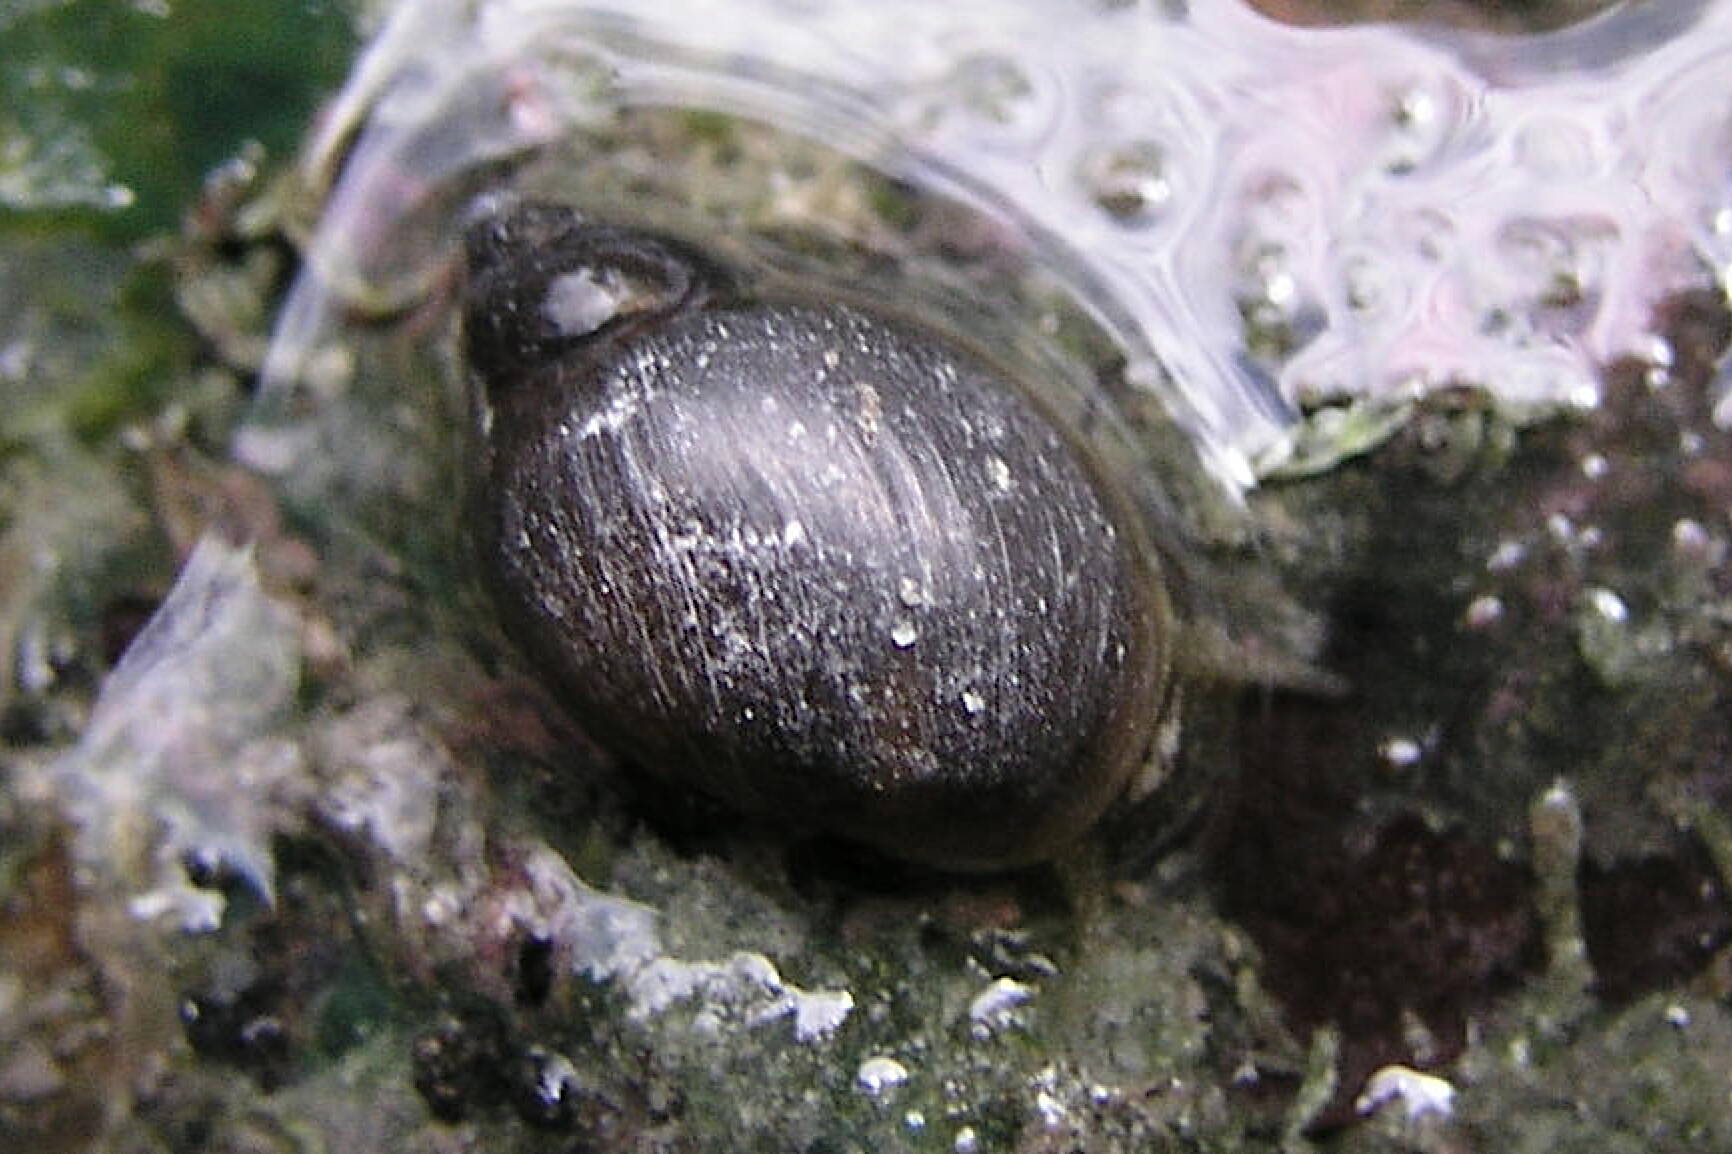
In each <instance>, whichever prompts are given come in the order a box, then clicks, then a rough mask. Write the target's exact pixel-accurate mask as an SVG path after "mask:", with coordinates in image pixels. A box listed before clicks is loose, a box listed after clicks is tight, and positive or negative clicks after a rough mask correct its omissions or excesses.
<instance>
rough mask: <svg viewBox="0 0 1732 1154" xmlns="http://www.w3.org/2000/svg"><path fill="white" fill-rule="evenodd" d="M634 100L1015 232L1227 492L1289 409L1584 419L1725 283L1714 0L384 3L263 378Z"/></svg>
mask: <svg viewBox="0 0 1732 1154" xmlns="http://www.w3.org/2000/svg"><path fill="white" fill-rule="evenodd" d="M645 105H658V106H659V105H672V106H677V107H686V108H698V109H708V110H714V111H718V112H723V113H728V114H734V115H739V116H743V117H747V118H750V119H753V120H758V121H762V122H765V123H768V124H770V125H773V126H775V127H777V128H779V129H783V130H787V131H791V132H794V133H798V134H801V135H806V136H810V137H812V138H814V139H816V140H819V141H821V142H823V143H824V144H825V145H826V146H828V147H831V148H834V149H837V150H840V151H842V152H844V153H846V154H848V155H850V156H852V157H854V158H856V159H859V160H862V161H865V162H867V163H868V164H870V165H872V166H873V167H875V168H877V169H879V170H881V171H883V172H886V173H889V174H892V175H894V176H895V177H897V178H898V179H902V180H907V181H911V182H913V183H914V184H916V185H918V186H919V187H922V188H925V189H929V190H932V191H934V192H936V193H939V194H941V195H944V196H948V197H952V198H955V199H956V200H959V201H961V202H964V203H965V204H967V205H969V206H970V207H971V208H973V209H975V210H976V211H978V212H980V213H982V214H985V215H986V216H988V217H989V218H991V219H993V220H994V221H996V222H999V223H1001V224H1002V225H1003V226H1005V227H1006V228H1008V229H1011V230H1013V231H1014V232H1015V233H1016V234H1017V235H1019V236H1020V237H1021V238H1022V239H1023V241H1024V242H1025V243H1026V244H1027V245H1028V246H1030V247H1031V250H1032V252H1033V253H1034V254H1035V255H1036V256H1037V257H1038V258H1039V259H1040V260H1042V261H1043V262H1044V263H1046V264H1047V265H1048V266H1049V267H1050V268H1051V269H1053V270H1055V271H1056V274H1057V275H1058V276H1059V278H1060V279H1061V280H1062V281H1063V282H1064V283H1065V284H1066V285H1068V287H1069V288H1070V290H1071V291H1072V292H1073V293H1074V295H1075V296H1076V298H1077V299H1078V300H1079V301H1081V302H1082V303H1083V305H1084V307H1086V308H1087V309H1088V310H1089V311H1090V312H1091V313H1092V314H1093V315H1094V316H1095V317H1096V319H1097V320H1098V321H1099V322H1100V323H1101V324H1102V325H1104V326H1105V327H1106V328H1107V330H1108V331H1109V332H1110V333H1111V334H1112V335H1113V337H1114V338H1115V339H1116V340H1117V341H1118V342H1119V343H1120V344H1121V345H1122V347H1123V348H1124V349H1125V350H1126V351H1127V355H1128V356H1129V357H1130V361H1131V376H1132V379H1133V380H1134V381H1136V382H1138V383H1139V384H1140V385H1141V386H1142V387H1146V388H1148V389H1150V390H1153V391H1154V392H1155V393H1157V394H1158V395H1159V396H1160V398H1161V399H1162V401H1163V402H1164V403H1165V404H1166V405H1167V406H1168V407H1169V408H1170V409H1171V410H1172V412H1173V413H1174V414H1175V415H1176V416H1177V418H1178V420H1179V421H1180V423H1181V424H1182V425H1183V426H1184V428H1185V429H1186V431H1187V432H1188V433H1189V434H1190V435H1191V437H1192V439H1193V440H1194V442H1195V443H1196V444H1197V446H1198V448H1199V450H1200V451H1201V453H1202V455H1203V457H1204V458H1205V460H1207V461H1208V463H1209V464H1210V465H1211V466H1212V468H1213V470H1214V471H1215V472H1216V473H1217V474H1218V475H1219V476H1220V477H1221V478H1222V479H1223V480H1225V481H1226V482H1228V483H1229V484H1231V485H1240V486H1242V485H1248V484H1250V483H1252V482H1253V480H1254V478H1255V475H1256V467H1257V462H1258V461H1260V460H1267V459H1268V456H1269V454H1270V453H1271V452H1272V451H1278V450H1279V446H1280V444H1281V442H1282V439H1283V435H1284V432H1285V430H1286V429H1287V428H1288V427H1289V425H1290V422H1291V420H1292V418H1293V416H1294V414H1295V413H1296V411H1297V410H1298V409H1299V408H1300V407H1302V406H1304V405H1307V404H1314V403H1321V402H1328V401H1332V400H1339V399H1342V398H1354V397H1365V396H1373V397H1375V396H1400V395H1404V394H1407V393H1411V392H1416V391H1423V390H1424V389H1426V388H1430V387H1435V386H1438V385H1442V384H1470V385H1477V386H1482V387H1485V388H1488V389H1491V390H1493V391H1494V392H1495V393H1496V394H1497V395H1498V396H1499V398H1500V399H1502V400H1503V401H1505V402H1507V403H1509V404H1511V405H1516V406H1524V407H1525V406H1537V407H1540V408H1542V409H1543V408H1548V407H1554V406H1586V405H1591V404H1592V403H1594V401H1595V399H1596V397H1597V392H1598V380H1599V370H1600V368H1601V366H1602V365H1603V364H1604V363H1605V362H1606V361H1608V360H1609V359H1611V358H1614V357H1618V356H1622V355H1635V356H1638V357H1641V358H1644V359H1646V360H1648V361H1650V362H1651V363H1652V364H1653V365H1654V366H1655V369H1656V371H1658V372H1661V373H1663V372H1664V369H1665V366H1666V365H1667V363H1668V362H1669V359H1670V353H1669V350H1668V349H1667V348H1666V346H1665V343H1664V341H1663V340H1661V338H1660V336H1659V334H1658V333H1656V332H1655V331H1653V329H1652V327H1651V316H1652V306H1653V304H1654V303H1655V302H1656V300H1658V299H1660V298H1661V297H1663V296H1665V295H1666V294H1668V293H1671V292H1673V291H1676V290H1678V289H1680V288H1685V287H1692V286H1697V285H1702V284H1706V283H1718V284H1719V285H1721V286H1723V287H1725V286H1729V285H1732V0H1691V2H1672V3H1650V4H1641V5H1636V6H1634V7H1622V8H1617V9H1614V10H1612V11H1610V12H1608V13H1606V14H1604V15H1602V16H1600V17H1598V18H1596V19H1593V20H1591V21H1588V22H1586V23H1584V24H1580V25H1577V26H1575V27H1572V28H1569V29H1566V30H1563V31H1559V32H1554V33H1550V34H1546V35H1540V36H1528V37H1520V38H1498V37H1494V36H1491V35H1489V34H1473V33H1456V32H1442V31H1435V30H1434V31H1422V30H1414V29H1400V28H1394V27H1381V26H1359V27H1348V28H1337V29H1298V28H1292V27H1288V26H1284V25H1280V24H1276V23H1274V22H1271V21H1269V20H1267V19H1266V18H1264V17H1261V16H1259V15H1257V14H1256V13H1254V12H1253V11H1251V10H1250V9H1248V8H1245V7H1242V6H1241V5H1240V4H1238V3H1235V2H1233V0H1196V2H1195V3H1193V4H1190V5H1188V6H1187V5H1182V4H1177V3H1174V4H1170V5H1161V4H1152V3H1107V2H1104V0H1103V2H1097V3H1094V4H1092V5H1085V4H1081V3H1078V2H1077V0H1038V2H1036V0H1031V2H1027V3H1001V2H993V0H952V2H950V3H945V4H933V3H930V2H929V0H874V2H872V3H858V2H848V0H724V2H720V3H717V2H713V0H658V2H657V3H655V4H644V3H641V2H639V0H470V2H463V0H406V2H403V3H399V4H398V5H396V6H395V8H394V9H392V10H391V11H389V13H388V14H387V16H386V19H385V20H384V22H383V23H382V25H381V27H380V29H379V32H378V34H377V37H376V39H375V40H374V42H373V43H372V45H371V47H370V48H369V49H368V51H367V52H366V53H365V54H364V56H363V57H362V59H361V61H360V63H359V64H358V66H357V68H356V70H355V71H354V73H353V74H352V76H351V78H350V80H349V82H348V85H347V87H346V88H345V90H344V91H343V93H342V94H341V96H340V97H339V99H338V100H337V102H336V103H335V105H334V106H333V108H332V109H331V110H330V113H329V115H328V116H327V117H326V118H325V120H324V122H323V125H322V128H321V131H320V134H319V136H318V137H317V138H316V139H315V140H314V141H313V143H312V145H311V147H310V150H309V153H308V160H307V163H308V171H309V172H310V173H312V174H314V176H315V178H316V179H321V180H322V179H325V178H326V175H327V174H331V173H335V172H338V171H339V170H340V176H339V177H336V178H334V179H333V183H332V185H331V187H330V191H329V199H328V201H327V205H326V211H325V213H324V215H323V217H322V221H321V224H320V226H319V229H318V232H317V235H316V237H315V240H314V243H313V245H312V248H311V255H312V259H311V262H310V264H311V267H312V269H313V270H314V271H313V272H312V273H311V274H310V275H309V276H308V277H307V278H306V279H305V280H303V282H302V284H301V286H300V287H299V289H298V290H297V292H296V294H295V297H294V299H293V300H292V302H291V306H290V308H289V309H288V311H287V313H286V315H285V318H284V321H283V324H282V327H281V329H280V331H279V339H278V342H277V347H276V350H275V354H274V356H275V360H274V361H273V366H272V368H273V372H274V373H276V374H277V375H282V376H286V375H289V374H290V373H292V372H293V371H294V367H295V365H296V364H297V362H298V361H299V360H300V359H301V358H304V357H305V356H307V355H308V352H309V350H310V349H311V348H312V347H313V346H314V345H315V344H316V343H317V341H318V339H319V337H318V334H319V332H320V330H321V326H322V325H323V324H325V323H326V318H327V317H328V316H329V315H330V313H331V311H332V302H333V299H335V298H342V299H344V300H347V301H350V302H353V301H354V300H357V299H360V300H365V301H371V302H374V303H377V304H381V305H389V304H390V303H392V302H394V301H400V300H402V299H405V298H407V297H409V296H412V295H413V294H414V293H415V292H416V291H418V289H419V288H421V287H424V286H425V284H426V283H427V281H428V278H429V277H430V276H431V275H432V272H431V270H432V269H434V268H435V267H436V266H437V265H438V263H439V262H440V261H441V260H442V259H443V257H444V254H447V253H448V252H449V250H450V243H451V241H452V239H453V238H454V236H455V234H456V227H457V226H456V221H457V219H458V217H459V216H460V214H461V212H462V211H463V205H464V204H465V202H466V201H467V200H468V198H469V197H470V196H471V195H472V194H473V193H474V192H475V190H476V189H477V188H478V187H480V186H482V185H484V184H485V183H486V180H485V174H489V173H494V172H496V171H497V170H498V168H499V166H500V165H501V164H502V163H504V162H507V161H509V160H512V159H513V158H521V157H524V156H528V155H531V154H533V153H535V152H536V151H537V150H540V149H544V148H546V147H549V146H551V145H553V144H554V143H555V142H557V141H559V140H560V139H561V138H562V137H566V136H568V134H569V133H571V132H572V131H573V129H574V128H575V127H576V126H578V125H582V124H593V123H596V122H598V121H604V120H606V119H607V118H608V117H610V116H613V115H614V114H616V113H617V112H618V111H619V110H621V109H626V108H632V107H635V106H645ZM579 179H581V174H580V175H579ZM1720 409H1721V411H1722V415H1723V416H1724V419H1725V421H1726V422H1727V423H1732V402H1726V401H1724V400H1723V401H1722V403H1721V405H1720Z"/></svg>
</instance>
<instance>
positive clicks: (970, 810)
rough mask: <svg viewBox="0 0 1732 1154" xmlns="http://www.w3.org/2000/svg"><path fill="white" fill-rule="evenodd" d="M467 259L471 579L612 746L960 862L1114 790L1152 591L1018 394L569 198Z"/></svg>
mask: <svg viewBox="0 0 1732 1154" xmlns="http://www.w3.org/2000/svg"><path fill="white" fill-rule="evenodd" d="M467 259H468V281H467V290H466V295H465V322H464V323H465V346H466V354H467V357H468V361H469V365H470V368H471V372H472V374H473V378H474V384H475V388H476V394H477V413H478V427H479V429H480V432H481V442H482V444H481V452H480V458H481V462H482V469H483V474H482V476H481V477H480V485H479V489H480V497H479V500H480V504H481V506H482V507H481V509H480V522H479V537H480V547H481V555H482V564H483V566H484V569H485V570H486V573H487V577H488V580H489V582H490V584H491V586H492V588H493V592H494V595H495V597H496V600H497V602H498V604H499V607H500V611H501V614H502V617H503V619H504V622H505V624H506V627H507V629H508V631H509V632H510V633H511V634H512V635H513V636H514V637H515V639H516V640H517V641H518V643H519V644H520V645H521V646H522V647H523V648H524V649H526V650H527V651H528V653H529V654H530V655H531V656H532V657H533V658H534V659H536V660H537V661H539V662H540V663H542V664H543V665H545V666H546V667H547V669H548V670H549V671H550V672H551V673H552V674H553V675H554V677H555V678H556V680H557V681H558V683H559V685H560V687H561V688H562V689H563V691H564V694H565V696H566V698H567V700H568V702H569V704H570V706H571V707H572V708H573V710H574V711H575V713H576V715H577V717H578V719H579V720H580V721H581V722H582V723H583V724H584V725H585V726H586V727H587V728H588V729H589V730H590V731H591V732H592V733H593V734H594V735H595V736H596V737H597V738H598V739H599V740H600V741H602V742H603V744H604V745H606V746H608V747H609V748H611V749H612V750H614V751H615V752H616V753H618V754H619V755H621V756H622V757H624V758H625V759H627V760H628V761H631V762H633V763H635V764H637V765H639V766H642V767H644V768H646V769H648V770H651V771H653V772H656V773H659V774H662V775H665V776H668V777H670V778H673V779H676V780H678V781H682V782H685V783H689V784H690V785H691V786H693V787H695V788H697V789H699V790H702V791H704V792H706V793H708V794H710V795H712V796H714V797H716V798H719V799H721V800H722V801H724V802H726V803H728V804H730V805H733V806H736V807H738V808H739V809H741V810H744V811H747V812H752V813H758V814H769V815H774V816H776V817H778V818H781V819H786V820H789V821H791V822H793V823H795V825H796V826H797V827H805V828H812V829H817V830H822V831H827V832H830V833H834V834H840V835H842V836H844V837H848V838H852V839H857V840H859V841H862V842H865V843H868V844H870V845H872V846H875V847H877V848H879V849H880V850H882V851H885V852H887V853H889V854H892V855H895V856H898V857H903V858H908V859H912V860H918V861H922V862H927V863H932V864H936V865H940V866H944V867H948V868H957V869H996V868H1001V867H1007V866H1014V865H1020V864H1024V863H1028V862H1033V861H1038V860H1041V859H1043V858H1045V857H1048V856H1050V855H1051V854H1052V853H1053V852H1054V851H1055V850H1057V849H1058V848H1059V847H1061V846H1062V845H1063V844H1064V843H1065V842H1066V841H1067V840H1069V839H1071V838H1073V837H1074V836H1076V835H1077V834H1078V833H1080V832H1081V831H1082V830H1083V829H1085V828H1086V827H1087V826H1088V825H1090V824H1091V823H1092V822H1093V821H1094V820H1095V819H1096V818H1097V817H1098V816H1099V815H1100V813H1101V812H1102V811H1103V810H1104V809H1105V808H1106V807H1107V805H1108V804H1109V803H1110V802H1111V801H1112V800H1113V799H1114V798H1115V797H1116V796H1117V795H1118V794H1119V793H1120V792H1121V791H1122V790H1123V788H1124V786H1125V784H1126V782H1127V780H1128V779H1129V778H1130V777H1131V776H1132V774H1133V773H1134V771H1135V770H1136V769H1137V768H1138V767H1139V766H1140V765H1142V764H1143V762H1144V760H1145V758H1146V757H1147V756H1148V753H1149V748H1150V743H1151V736H1152V734H1153V732H1154V730H1155V727H1156V723H1157V720H1158V715H1159V712H1160V708H1161V704H1162V701H1163V698H1164V694H1165V683H1166V671H1167V667H1168V653H1167V652H1166V648H1167V644H1168V638H1169V636H1170V635H1171V630H1170V628H1169V625H1168V612H1167V604H1166V599H1165V595H1164V593H1163V587H1162V584H1161V578H1160V574H1159V571H1158V568H1157V565H1156V562H1155V560H1154V558H1153V556H1152V554H1151V552H1150V550H1149V549H1148V547H1147V545H1146V542H1145V539H1144V536H1143V534H1142V533H1141V531H1140V530H1139V528H1138V525H1137V522H1136V520H1135V518H1134V516H1132V515H1130V514H1128V513H1127V505H1126V502H1125V501H1124V500H1123V499H1122V498H1121V497H1120V495H1119V494H1118V493H1117V492H1116V491H1115V490H1114V489H1113V488H1112V487H1111V486H1110V485H1109V484H1107V482H1106V480H1105V478H1104V477H1103V476H1101V475H1099V472H1098V471H1097V470H1096V469H1095V468H1094V467H1093V466H1092V465H1091V464H1090V460H1089V458H1088V457H1087V455H1086V454H1085V453H1083V452H1082V451H1081V450H1080V449H1079V446H1078V444H1077V442H1075V441H1073V440H1072V439H1071V438H1069V437H1068V436H1067V435H1066V434H1065V433H1064V432H1062V431H1061V430H1060V429H1059V428H1058V427H1057V426H1056V425H1055V424H1054V422H1052V421H1051V420H1050V419H1048V417H1047V416H1046V415H1045V413H1044V412H1043V410H1042V409H1041V408H1040V407H1039V406H1038V405H1037V404H1036V403H1035V402H1034V400H1033V399H1032V398H1031V397H1030V396H1029V394H1028V393H1026V392H1025V391H1024V390H1023V389H1021V388H1020V387H1018V386H1017V385H1015V384H1013V383H1012V382H1011V381H1009V380H1007V379H1006V378H1005V377H1004V376H1003V375H1001V374H1000V373H999V372H997V371H996V370H995V369H993V368H992V367H989V365H988V364H987V363H986V362H985V361H984V360H982V359H980V358H979V357H977V356H975V355H972V354H971V353H969V352H966V351H964V350H963V349H962V348H959V347H956V346H955V345H953V344H951V343H948V342H946V341H945V340H942V339H940V338H938V337H936V336H934V335H932V334H929V333H926V332H923V331H921V330H920V329H918V328H915V327H913V326H911V325H909V324H907V323H904V322H902V321H900V320H894V319H889V318H886V317H881V316H876V315H872V314H869V313H867V312H864V311H861V310H859V309H856V308H854V307H849V306H844V305H835V304H818V303H801V302H799V301H793V300H786V301H775V300H753V299H751V298H749V297H746V296H743V295H741V294H740V293H739V292H738V291H737V289H736V288H735V286H734V284H733V281H732V278H731V277H730V276H729V275H728V274H727V273H725V272H723V271H722V270H720V269H718V268H717V267H715V266H714V265H712V264H711V263H710V262H709V261H707V260H706V259H705V258H703V257H701V256H700V255H698V254H697V253H695V252H694V251H692V250H691V249H689V248H687V247H685V246H682V245H680V244H678V243H676V242H674V241H671V240H668V239H666V238H661V237H656V236H652V235H647V234H643V233H638V232H631V231H627V230H623V229H618V228H612V227H602V226H593V225H589V224H584V223H581V222H580V221H579V220H578V219H577V218H576V217H575V216H574V215H573V214H572V213H570V212H569V211H567V210H565V209H562V208H556V207H551V206H545V205H529V206H523V207H520V208H517V209H515V210H512V211H510V212H508V213H506V214H504V215H501V216H497V217H494V218H491V219H488V220H485V221H483V222H481V223H480V224H478V225H476V226H475V227H474V228H473V229H472V230H471V233H470V235H469V238H468V255H467Z"/></svg>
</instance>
